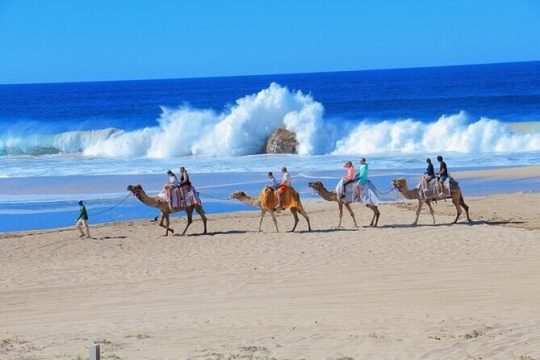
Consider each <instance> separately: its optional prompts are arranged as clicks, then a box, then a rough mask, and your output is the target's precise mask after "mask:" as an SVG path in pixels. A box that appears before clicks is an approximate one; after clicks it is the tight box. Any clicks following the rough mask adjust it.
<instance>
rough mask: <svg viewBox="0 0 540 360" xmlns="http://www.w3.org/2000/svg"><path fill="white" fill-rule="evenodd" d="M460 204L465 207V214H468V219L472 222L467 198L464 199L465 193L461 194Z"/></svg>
mask: <svg viewBox="0 0 540 360" xmlns="http://www.w3.org/2000/svg"><path fill="white" fill-rule="evenodd" d="M459 204H460V205H461V207H463V209H465V214H467V221H468V222H471V218H470V217H469V207H468V206H467V205H466V204H465V200H463V194H461V193H460V194H459Z"/></svg>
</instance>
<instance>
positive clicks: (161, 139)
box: [0, 83, 540, 159]
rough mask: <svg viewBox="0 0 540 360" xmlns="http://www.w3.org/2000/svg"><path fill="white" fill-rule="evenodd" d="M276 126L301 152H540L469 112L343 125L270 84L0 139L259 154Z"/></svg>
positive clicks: (537, 137) (42, 149)
mask: <svg viewBox="0 0 540 360" xmlns="http://www.w3.org/2000/svg"><path fill="white" fill-rule="evenodd" d="M278 128H285V129H287V130H289V131H292V132H294V133H295V134H296V139H297V141H298V147H297V152H298V154H300V155H317V154H383V153H388V152H398V153H415V152H419V153H421V152H422V153H425V152H430V153H431V152H450V151H452V152H462V153H475V152H477V153H482V152H513V151H540V132H538V131H532V132H523V131H515V129H514V128H512V126H511V124H507V123H503V122H501V121H498V120H493V119H487V118H480V119H478V120H476V121H471V119H469V118H468V116H467V114H466V113H465V112H460V113H458V114H454V115H450V116H446V115H444V116H441V117H440V118H439V119H438V120H436V121H435V122H432V123H424V122H420V121H416V120H414V119H406V120H392V121H390V120H388V121H383V122H379V123H371V122H365V121H364V122H361V123H359V124H358V123H357V124H356V125H351V123H349V124H342V125H340V126H339V128H340V130H339V131H338V128H337V127H336V126H335V125H334V124H333V123H331V122H329V121H325V119H324V107H323V106H322V104H320V103H319V102H317V101H315V100H314V99H313V98H312V96H310V95H307V94H304V93H302V92H301V91H295V92H293V91H290V90H289V89H287V88H286V87H283V86H280V85H279V84H276V83H272V84H271V85H270V86H269V87H268V88H266V89H263V90H261V91H260V92H258V93H257V94H252V95H247V96H245V97H243V98H240V99H238V100H237V101H236V103H235V104H234V105H233V106H231V107H229V108H228V109H227V110H225V111H223V112H221V113H217V112H215V111H212V110H207V109H193V108H190V107H187V106H184V107H181V108H178V109H172V108H166V107H163V108H162V113H161V115H160V117H159V119H158V120H157V126H154V127H146V128H142V129H138V130H133V131H124V130H120V129H112V128H108V129H101V130H91V131H70V132H65V133H61V134H57V135H33V134H29V135H26V136H21V135H18V136H15V135H13V134H4V135H3V136H1V137H0V155H45V154H70V153H81V154H83V155H84V156H89V157H127V158H133V157H146V158H156V159H160V158H163V159H165V158H171V157H178V156H189V155H205V156H214V157H217V156H242V155H252V154H260V153H262V152H263V151H264V150H263V149H264V146H265V144H266V140H267V139H268V137H269V136H270V135H271V134H272V133H273V132H274V131H275V130H276V129H278Z"/></svg>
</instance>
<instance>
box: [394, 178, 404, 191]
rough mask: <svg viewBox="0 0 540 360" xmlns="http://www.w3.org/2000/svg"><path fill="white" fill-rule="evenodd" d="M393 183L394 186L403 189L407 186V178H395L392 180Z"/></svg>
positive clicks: (399, 189)
mask: <svg viewBox="0 0 540 360" xmlns="http://www.w3.org/2000/svg"><path fill="white" fill-rule="evenodd" d="M392 185H393V186H394V188H396V189H398V191H401V190H402V189H404V188H406V187H407V180H405V178H401V179H394V180H392Z"/></svg>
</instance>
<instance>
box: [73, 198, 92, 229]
mask: <svg viewBox="0 0 540 360" xmlns="http://www.w3.org/2000/svg"><path fill="white" fill-rule="evenodd" d="M79 205H80V206H81V212H80V214H79V217H78V218H77V223H76V224H75V226H76V227H77V229H79V231H80V232H81V236H79V237H84V232H83V228H84V229H85V230H86V237H87V238H89V237H90V229H88V212H86V207H85V206H84V204H83V202H82V200H81V201H79Z"/></svg>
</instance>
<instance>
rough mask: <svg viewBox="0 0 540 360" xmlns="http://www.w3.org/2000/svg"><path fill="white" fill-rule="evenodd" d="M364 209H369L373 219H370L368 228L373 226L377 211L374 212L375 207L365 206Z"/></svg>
mask: <svg viewBox="0 0 540 360" xmlns="http://www.w3.org/2000/svg"><path fill="white" fill-rule="evenodd" d="M366 207H367V208H369V210H371V211H373V217H372V218H371V222H370V223H369V226H374V225H375V219H376V218H377V211H375V207H374V206H373V205H367V204H366Z"/></svg>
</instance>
